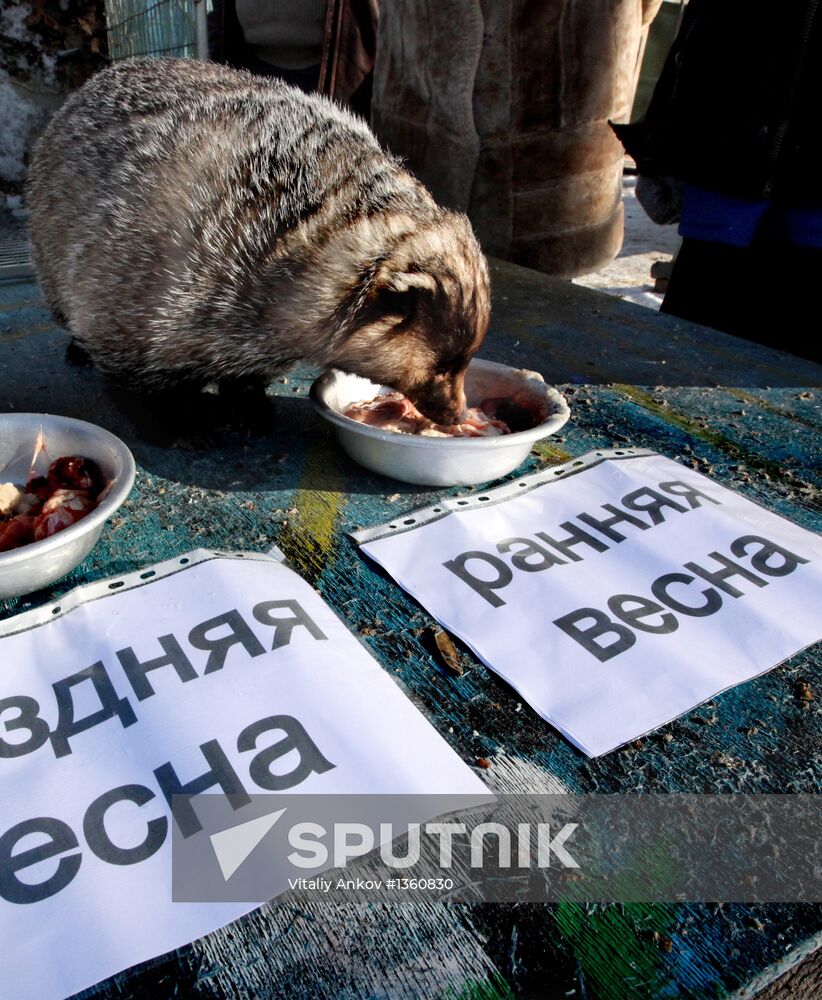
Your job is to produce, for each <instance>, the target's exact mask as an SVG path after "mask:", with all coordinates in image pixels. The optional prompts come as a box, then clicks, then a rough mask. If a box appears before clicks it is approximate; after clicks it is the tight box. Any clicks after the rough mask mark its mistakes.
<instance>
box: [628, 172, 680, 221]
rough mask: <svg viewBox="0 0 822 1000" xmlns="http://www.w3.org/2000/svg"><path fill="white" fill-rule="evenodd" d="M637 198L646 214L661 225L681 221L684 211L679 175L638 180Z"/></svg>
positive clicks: (640, 176) (643, 177)
mask: <svg viewBox="0 0 822 1000" xmlns="http://www.w3.org/2000/svg"><path fill="white" fill-rule="evenodd" d="M636 200H637V201H638V202H639V203H640V205H642V207H643V209H644V210H645V214H646V215H647V216H648V218H649V219H650V220H651V221H652V222H656V223H657V224H658V225H660V226H670V225H672V224H673V223H674V222H679V217H680V215H681V213H682V181H681V180H680V179H679V178H678V177H646V176H645V175H644V174H640V175H639V177H638V178H637V182H636Z"/></svg>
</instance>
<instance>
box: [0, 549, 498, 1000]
mask: <svg viewBox="0 0 822 1000" xmlns="http://www.w3.org/2000/svg"><path fill="white" fill-rule="evenodd" d="M409 748H413V753H410V752H409ZM220 791H222V792H226V793H229V794H230V795H231V799H230V805H231V808H232V809H233V810H234V815H235V816H236V824H237V828H236V829H237V835H236V836H235V837H234V841H233V842H232V845H229V846H231V848H232V862H231V866H230V868H227V869H225V871H224V873H223V875H224V877H225V878H226V879H228V878H235V877H239V876H240V875H241V872H242V867H241V863H242V860H243V857H244V854H243V851H244V850H251V849H252V848H253V847H254V844H255V843H256V841H253V842H251V843H249V844H248V846H247V848H244V847H243V844H244V838H245V837H246V834H247V830H248V828H249V823H248V822H247V820H248V816H249V813H248V809H247V805H250V802H251V797H252V793H260V792H270V793H277V792H289V793H295V792H298V793H301V794H302V793H313V794H319V795H323V794H329V795H331V794H335V793H336V794H340V793H345V794H348V793H382V794H394V795H402V794H411V793H426V794H429V793H432V794H441V793H445V794H448V795H451V794H452V793H458V794H467V795H472V796H474V795H475V796H477V801H482V800H486V799H487V798H488V795H487V791H486V789H485V786H484V785H483V783H482V782H481V781H480V780H479V779H478V778H477V777H476V776H475V775H474V773H473V772H471V771H470V769H469V768H468V767H467V766H466V765H465V764H464V763H463V762H462V761H461V760H460V759H459V758H458V757H457V755H456V754H455V753H454V752H453V750H451V748H450V747H449V746H448V745H447V744H446V743H445V741H444V740H443V739H442V738H441V737H440V736H439V735H438V734H437V733H436V731H435V730H434V729H433V728H432V726H431V725H430V724H429V723H428V722H427V721H426V720H425V718H424V717H423V716H422V715H421V714H420V713H419V711H418V710H417V709H416V708H415V707H414V706H413V704H412V703H411V701H410V700H409V699H408V698H406V697H405V696H404V695H403V693H402V692H401V691H400V689H399V688H398V687H397V685H396V684H395V683H394V682H393V681H392V680H391V679H390V678H389V677H388V675H387V674H386V673H385V672H384V671H383V670H382V669H381V668H380V667H379V665H378V664H377V663H376V661H375V660H374V659H373V658H372V657H371V656H370V654H369V653H368V651H367V650H366V648H365V647H364V646H363V645H361V644H360V643H359V642H358V641H357V639H356V638H355V637H354V636H353V635H352V634H351V633H350V632H349V631H348V630H347V629H346V628H345V626H344V625H343V624H342V623H341V622H340V621H339V619H338V618H337V617H336V616H335V615H334V614H333V612H332V611H331V610H330V608H329V607H328V606H327V605H326V604H325V603H324V602H323V601H322V599H321V598H320V597H319V596H318V595H317V594H316V593H315V592H314V591H313V590H312V589H311V587H309V586H308V584H306V583H305V582H304V581H303V580H301V579H300V578H299V577H298V576H297V575H296V574H295V573H293V572H292V571H291V570H290V569H288V568H287V567H286V566H284V565H282V564H281V563H279V562H277V561H275V560H274V559H270V558H266V557H265V556H254V555H250V554H245V557H244V558H241V557H240V556H239V555H235V556H228V555H226V554H221V553H213V552H207V551H204V550H199V551H197V552H192V553H189V554H188V555H187V556H184V557H182V558H180V559H177V560H172V561H170V562H168V563H163V564H160V565H158V566H155V567H153V568H151V569H149V570H146V571H143V572H142V573H135V574H132V575H131V576H129V577H127V578H124V579H121V580H115V581H103V582H102V583H95V584H90V585H88V586H86V587H83V588H80V589H79V590H77V591H74V592H72V593H71V594H68V595H66V596H65V597H63V598H61V600H60V604H59V606H57V607H46V608H42V609H38V610H36V611H33V612H27V613H25V614H22V615H18V616H17V617H15V618H12V619H9V620H7V621H5V622H3V623H2V624H0V795H1V796H2V809H0V940H2V942H3V961H2V972H0V996H2V997H9V998H14V1000H25V998H31V1000H35V998H36V1000H56V998H60V997H66V996H68V995H69V994H73V993H75V992H78V991H79V990H82V989H84V988H86V987H88V986H90V985H92V984H93V983H96V982H98V981H99V980H101V979H104V978H107V977H108V976H110V975H112V974H114V973H116V972H119V971H121V970H123V969H126V968H128V967H130V966H132V965H135V964H137V963H139V962H142V961H145V960H147V959H150V958H153V957H155V956H157V955H160V954H163V953H165V952H168V951H170V950H171V949H174V948H177V947H180V946H182V945H184V944H186V943H188V942H190V941H192V940H194V939H195V938H197V937H200V936H202V935H204V934H207V933H208V932H210V931H213V930H215V929H216V928H218V927H221V926H223V925H225V924H226V923H228V922H230V921H232V920H234V919H236V918H237V917H239V916H241V915H242V914H243V913H245V912H247V911H248V910H250V909H252V908H253V905H249V904H248V903H242V902H239V903H238V902H233V903H179V902H172V877H171V826H172V823H175V822H176V817H175V818H173V817H172V810H171V804H172V796H175V804H176V802H177V801H178V800H179V796H180V795H194V794H195V793H198V794H199V793H206V792H210V793H214V792H220ZM259 797H260V796H259V795H257V796H256V798H257V799H259ZM272 798H274V796H272ZM186 801H189V800H186ZM190 801H191V805H190V806H187V807H186V812H185V815H186V817H187V823H188V824H189V825H191V826H193V827H196V826H197V822H198V821H197V799H196V798H194V799H191V800H190ZM253 815H256V814H253ZM430 818H431V817H430V816H424V817H422V816H421V817H415V819H419V820H420V821H422V820H426V819H430ZM263 832H264V831H263ZM216 849H217V846H216V844H215V850H216ZM238 852H239V853H238ZM238 867H239V868H240V872H239V873H238V875H235V874H234V871H235V869H236V868H238Z"/></svg>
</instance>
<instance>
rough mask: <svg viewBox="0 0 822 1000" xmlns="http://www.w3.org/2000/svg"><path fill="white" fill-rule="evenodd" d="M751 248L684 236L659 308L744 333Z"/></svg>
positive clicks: (742, 334) (728, 330)
mask: <svg viewBox="0 0 822 1000" xmlns="http://www.w3.org/2000/svg"><path fill="white" fill-rule="evenodd" d="M751 257H752V255H751V249H750V248H749V247H734V246H729V245H727V244H724V243H709V242H707V241H705V240H694V239H689V238H687V237H686V238H685V239H684V240H683V241H682V246H681V247H680V249H679V253H678V254H677V256H676V259H675V261H674V266H673V270H672V272H671V276H670V279H669V281H668V288H667V290H666V292H665V298H664V299H663V302H662V306H661V309H660V311H661V312H664V313H668V314H670V315H672V316H679V317H681V318H682V319H687V320H690V321H691V322H692V323H701V324H702V325H703V326H710V327H713V328H714V329H715V330H724V331H725V332H726V333H735V334H738V335H739V336H744V335H745V334H744V332H742V331H743V330H744V329H745V327H746V321H747V314H748V312H749V306H748V303H747V301H746V300H747V298H748V296H749V294H750V269H751V264H752V261H751Z"/></svg>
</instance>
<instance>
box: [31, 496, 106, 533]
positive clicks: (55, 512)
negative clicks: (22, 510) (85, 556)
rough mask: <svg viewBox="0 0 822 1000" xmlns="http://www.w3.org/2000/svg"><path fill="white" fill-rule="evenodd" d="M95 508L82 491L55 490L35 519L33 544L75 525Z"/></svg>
mask: <svg viewBox="0 0 822 1000" xmlns="http://www.w3.org/2000/svg"><path fill="white" fill-rule="evenodd" d="M95 506H96V505H95V503H94V501H93V500H92V499H91V497H90V496H89V495H88V493H85V492H83V491H82V490H57V491H56V492H55V493H54V494H52V496H50V497H49V499H48V500H47V501H46V502H45V503H44V504H43V512H42V514H40V515H38V516H37V517H36V518H35V521H34V540H35V542H39V541H41V540H42V539H43V538H49V537H50V536H51V535H55V534H57V532H58V531H62V530H63V529H64V528H68V527H70V526H71V525H72V524H76V523H77V521H79V520H80V519H81V518H84V517H85V516H86V514H88V512H89V511H90V510H92V509H93V508H94V507H95Z"/></svg>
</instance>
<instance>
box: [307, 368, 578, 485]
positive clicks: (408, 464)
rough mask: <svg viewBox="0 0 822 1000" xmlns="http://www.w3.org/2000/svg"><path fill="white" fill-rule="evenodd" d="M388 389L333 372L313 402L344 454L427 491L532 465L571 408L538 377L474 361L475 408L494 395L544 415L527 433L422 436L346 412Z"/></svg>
mask: <svg viewBox="0 0 822 1000" xmlns="http://www.w3.org/2000/svg"><path fill="white" fill-rule="evenodd" d="M381 391H383V392H384V391H388V390H385V389H384V387H382V386H379V385H376V384H375V383H374V382H369V381H368V379H364V378H360V376H359V375H349V374H348V373H347V372H341V371H337V370H336V369H332V370H331V371H329V372H326V373H325V374H324V375H321V376H320V378H318V379H317V381H316V382H315V383H314V384H313V385H312V386H311V402H312V403H313V404H314V407H315V408H316V410H317V412H318V413H319V414H320V416H322V417H324V418H325V419H326V420H328V421H330V422H331V423H332V424H333V425H334V428H335V430H336V433H337V437H338V438H339V441H340V444H341V445H342V447H343V449H344V450H345V451H346V452H347V453H348V454H349V455H350V456H351V458H353V459H354V460H355V461H356V462H359V463H360V465H364V466H365V467H366V468H367V469H372V470H373V471H374V472H381V473H382V474H383V475H384V476H391V477H392V478H393V479H401V480H402V481H403V482H406V483H417V484H418V485H422V486H468V485H473V484H475V483H487V482H489V481H490V480H492V479H498V478H499V477H500V476H504V475H506V474H507V473H509V472H512V471H513V470H514V469H516V467H517V466H518V465H519V464H520V463H521V462H523V461H524V460H525V458H526V457H527V456H528V453H529V452H530V450H531V448H532V447H533V444H534V442H535V441H540V440H542V438H546V437H549V436H550V435H551V434H555V433H556V432H557V431H558V430H559V429H560V427H562V426H563V424H564V423H565V422H566V421H567V420H568V417H569V416H570V414H571V411H570V410H569V409H568V404H567V403H566V402H565V399H564V398H563V396H561V395H560V394H559V393H558V392H557V391H556V389H552V388H550V387H549V386H547V385H546V384H545V382H544V381H543V378H542V376H541V375H538V374H537V373H536V372H529V371H523V370H521V369H517V368H509V367H507V365H498V364H496V363H495V362H493V361H483V360H481V359H480V358H474V359H473V361H471V363H470V364H469V366H468V370H467V372H466V376H465V394H466V396H467V397H468V405H469V406H477V405H479V404H480V403H481V402H482V401H483V400H486V399H491V398H499V397H502V398H505V399H513V400H515V401H516V402H517V403H518V404H519V405H521V406H525V407H527V408H528V409H531V410H533V411H535V412H536V413H538V414H539V422H538V423H537V424H536V426H534V427H531V428H530V429H528V430H523V431H516V432H514V433H512V434H504V435H502V436H501V437H485V438H440V437H420V436H418V435H415V434H400V433H398V432H396V431H386V430H380V429H379V428H377V427H370V426H368V425H367V424H361V423H359V422H358V421H356V420H351V418H350V417H346V416H343V411H344V410H345V409H347V408H348V407H349V406H350V405H351V404H352V403H356V402H359V401H361V400H365V399H373V398H374V396H376V395H377V394H378V393H379V392H381Z"/></svg>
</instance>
